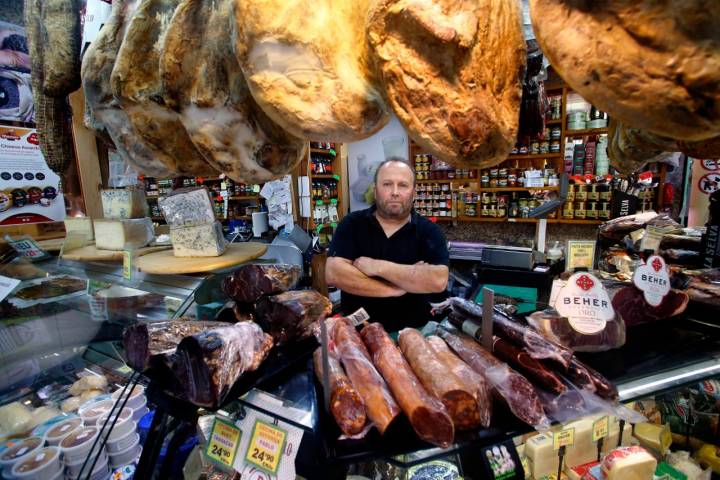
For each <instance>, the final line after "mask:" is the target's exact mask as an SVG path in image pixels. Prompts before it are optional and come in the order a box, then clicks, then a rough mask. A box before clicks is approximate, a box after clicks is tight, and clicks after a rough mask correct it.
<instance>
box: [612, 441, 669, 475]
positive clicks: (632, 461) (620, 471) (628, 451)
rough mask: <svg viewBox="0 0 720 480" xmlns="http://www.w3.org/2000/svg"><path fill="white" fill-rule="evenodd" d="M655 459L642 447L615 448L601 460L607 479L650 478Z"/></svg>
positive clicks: (654, 466) (655, 462)
mask: <svg viewBox="0 0 720 480" xmlns="http://www.w3.org/2000/svg"><path fill="white" fill-rule="evenodd" d="M656 468H657V460H655V457H653V456H652V455H650V453H649V452H648V451H647V450H645V449H644V448H643V447H639V446H635V445H634V446H631V447H620V448H616V449H615V450H613V451H612V452H610V453H608V454H607V455H606V456H605V458H604V459H603V461H602V471H603V473H604V474H605V477H606V478H607V480H650V479H651V478H653V475H654V474H655V469H656Z"/></svg>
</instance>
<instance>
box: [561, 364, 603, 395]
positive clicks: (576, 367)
mask: <svg viewBox="0 0 720 480" xmlns="http://www.w3.org/2000/svg"><path fill="white" fill-rule="evenodd" d="M567 376H568V378H569V379H570V381H571V382H573V383H574V384H575V385H577V387H578V388H580V389H581V390H584V391H586V392H589V393H595V391H596V388H595V383H594V382H593V379H592V376H591V375H590V372H589V371H588V369H587V367H586V366H585V365H584V364H583V363H582V362H580V360H578V359H577V358H575V357H573V359H572V361H571V362H570V367H569V368H568V371H567Z"/></svg>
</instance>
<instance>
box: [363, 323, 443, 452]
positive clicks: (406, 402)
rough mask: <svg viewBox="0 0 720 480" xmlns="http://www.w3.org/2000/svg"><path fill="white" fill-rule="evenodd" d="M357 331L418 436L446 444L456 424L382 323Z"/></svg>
mask: <svg viewBox="0 0 720 480" xmlns="http://www.w3.org/2000/svg"><path fill="white" fill-rule="evenodd" d="M360 334H361V336H362V339H363V341H364V342H365V345H366V346H367V348H368V350H369V351H370V355H371V356H372V361H373V363H374V364H375V366H376V367H377V369H378V370H379V371H380V373H381V374H382V376H383V378H385V380H386V381H387V383H388V385H389V386H390V390H392V392H393V394H394V395H395V398H396V399H397V401H398V403H399V404H400V408H402V410H403V412H405V415H407V417H408V420H410V424H411V425H412V427H413V430H415V433H417V435H418V437H420V438H421V439H422V440H424V441H426V442H428V443H432V444H433V445H437V446H438V447H441V448H447V447H449V446H450V445H451V444H452V442H453V440H454V438H455V428H454V427H453V422H452V419H451V418H450V416H449V415H448V413H447V410H446V409H445V406H444V405H443V404H442V402H441V401H440V400H438V399H437V398H435V397H433V396H432V395H431V394H429V393H428V392H427V391H426V390H425V388H424V387H423V385H422V383H421V382H420V380H419V379H418V378H417V377H416V376H415V374H414V373H413V370H412V368H410V365H408V362H407V360H405V357H403V355H402V353H400V349H399V348H398V347H397V345H395V342H393V340H392V339H391V338H390V335H388V333H387V332H386V331H385V329H384V328H383V326H382V325H381V324H379V323H370V324H368V325H366V326H365V327H364V328H363V329H362V331H361V332H360Z"/></svg>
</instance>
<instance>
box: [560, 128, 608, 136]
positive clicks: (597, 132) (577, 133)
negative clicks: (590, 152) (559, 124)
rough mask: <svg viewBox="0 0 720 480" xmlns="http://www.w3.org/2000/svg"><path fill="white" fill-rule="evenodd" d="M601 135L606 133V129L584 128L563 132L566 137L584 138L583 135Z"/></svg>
mask: <svg viewBox="0 0 720 480" xmlns="http://www.w3.org/2000/svg"><path fill="white" fill-rule="evenodd" d="M603 133H608V129H607V127H605V128H586V129H584V130H565V136H566V137H584V136H585V135H601V134H603Z"/></svg>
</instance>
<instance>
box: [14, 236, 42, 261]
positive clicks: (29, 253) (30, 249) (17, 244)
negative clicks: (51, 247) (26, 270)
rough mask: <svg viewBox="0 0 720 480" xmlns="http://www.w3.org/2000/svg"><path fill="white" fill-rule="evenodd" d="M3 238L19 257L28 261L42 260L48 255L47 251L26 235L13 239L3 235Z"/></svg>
mask: <svg viewBox="0 0 720 480" xmlns="http://www.w3.org/2000/svg"><path fill="white" fill-rule="evenodd" d="M5 240H6V241H7V243H8V244H9V245H10V246H11V247H12V248H13V249H15V251H16V252H18V254H19V255H20V256H21V257H24V258H27V259H28V260H30V261H33V262H34V261H37V260H44V259H45V258H48V257H49V256H50V254H49V253H47V252H46V251H45V250H43V249H42V248H40V245H38V244H37V243H35V240H33V239H32V238H30V237H28V236H27V235H23V236H22V237H21V238H19V239H13V238H12V237H10V235H5Z"/></svg>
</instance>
